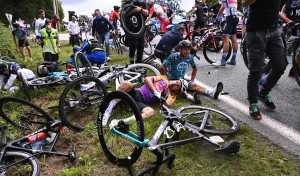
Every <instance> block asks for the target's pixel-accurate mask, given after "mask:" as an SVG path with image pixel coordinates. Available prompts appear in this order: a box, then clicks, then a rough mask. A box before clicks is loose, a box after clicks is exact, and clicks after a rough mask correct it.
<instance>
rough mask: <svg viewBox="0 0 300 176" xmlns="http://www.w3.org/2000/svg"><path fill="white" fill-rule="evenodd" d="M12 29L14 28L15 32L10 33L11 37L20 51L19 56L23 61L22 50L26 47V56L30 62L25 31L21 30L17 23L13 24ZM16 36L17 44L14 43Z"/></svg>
mask: <svg viewBox="0 0 300 176" xmlns="http://www.w3.org/2000/svg"><path fill="white" fill-rule="evenodd" d="M13 27H14V28H15V30H13V31H12V35H13V38H14V42H15V44H16V47H17V48H19V49H20V52H21V55H22V57H23V58H24V59H25V53H24V48H25V46H26V48H27V50H28V55H29V57H30V61H32V55H31V49H30V45H29V42H28V40H27V34H26V31H25V30H24V29H21V26H20V25H19V24H18V23H14V24H13ZM16 36H17V38H18V41H19V42H18V44H17V41H16Z"/></svg>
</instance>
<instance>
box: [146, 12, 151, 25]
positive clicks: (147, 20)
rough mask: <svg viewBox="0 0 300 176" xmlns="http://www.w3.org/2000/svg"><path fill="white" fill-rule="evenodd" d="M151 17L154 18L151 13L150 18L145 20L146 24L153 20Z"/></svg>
mask: <svg viewBox="0 0 300 176" xmlns="http://www.w3.org/2000/svg"><path fill="white" fill-rule="evenodd" d="M151 18H152V14H151V13H150V14H149V16H148V18H147V19H146V21H145V24H147V23H148V22H149V21H150V20H151Z"/></svg>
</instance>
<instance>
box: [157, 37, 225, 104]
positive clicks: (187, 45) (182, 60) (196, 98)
mask: <svg viewBox="0 0 300 176" xmlns="http://www.w3.org/2000/svg"><path fill="white" fill-rule="evenodd" d="M178 46H179V51H180V52H177V53H174V54H172V55H171V56H170V57H169V58H168V59H167V60H165V61H164V63H163V65H162V66H161V73H162V74H164V75H166V76H167V77H168V80H180V82H181V86H180V87H181V89H180V92H183V95H184V97H186V98H187V99H188V100H190V101H193V102H197V103H200V102H201V101H200V94H202V95H209V96H212V97H213V98H214V99H217V98H218V97H219V94H220V92H222V90H223V84H222V82H219V83H218V84H217V86H216V87H215V88H213V89H208V88H204V87H202V86H200V85H199V84H197V83H195V82H194V80H195V77H196V74H197V66H196V63H195V61H194V59H193V56H192V55H191V54H190V52H191V48H192V43H191V42H190V41H188V40H182V41H181V42H179V44H178ZM189 65H191V66H192V68H193V71H192V76H191V80H187V79H184V76H185V72H186V70H187V68H188V66H189ZM186 91H192V92H194V93H193V96H192V95H190V94H188V93H187V92H186Z"/></svg>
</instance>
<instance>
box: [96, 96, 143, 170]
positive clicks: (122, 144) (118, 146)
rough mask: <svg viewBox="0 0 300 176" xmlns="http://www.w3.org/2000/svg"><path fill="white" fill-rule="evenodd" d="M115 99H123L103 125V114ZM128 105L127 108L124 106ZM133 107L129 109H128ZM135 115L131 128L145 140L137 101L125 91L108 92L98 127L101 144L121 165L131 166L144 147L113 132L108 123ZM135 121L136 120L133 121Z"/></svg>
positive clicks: (109, 155) (130, 124) (113, 160)
mask: <svg viewBox="0 0 300 176" xmlns="http://www.w3.org/2000/svg"><path fill="white" fill-rule="evenodd" d="M114 99H121V100H122V101H121V102H122V103H121V102H119V103H118V104H117V105H116V106H115V107H114V108H113V110H112V112H111V114H110V116H109V119H108V123H107V124H106V125H103V124H102V122H103V121H104V120H103V115H104V113H105V111H106V109H107V107H108V106H109V105H110V102H111V101H112V100H114ZM124 106H125V107H127V108H124ZM128 108H129V109H131V111H127V110H126V109H128ZM132 115H134V116H135V120H132V121H130V122H128V124H129V129H130V130H131V131H132V132H133V133H135V134H136V135H137V139H138V140H139V141H144V135H145V133H144V123H143V120H142V117H141V113H140V110H139V109H138V107H137V105H136V102H135V101H134V100H133V98H132V97H131V96H130V95H128V94H127V93H125V92H120V91H115V92H112V93H110V94H108V95H107V96H106V97H105V99H104V100H103V102H102V104H101V106H100V108H99V113H98V119H97V129H98V136H99V140H100V144H101V146H102V149H103V151H104V153H105V154H106V156H107V157H108V159H109V160H110V161H111V162H112V163H113V164H117V165H119V166H131V165H132V164H133V163H135V162H136V161H137V159H138V158H139V156H140V155H141V152H142V150H143V147H137V145H135V144H133V143H132V142H130V141H129V140H126V139H124V138H122V137H119V136H117V135H115V134H114V133H112V132H111V130H110V128H109V127H108V124H111V122H112V120H124V119H125V118H128V117H131V116H132ZM133 121H134V122H133Z"/></svg>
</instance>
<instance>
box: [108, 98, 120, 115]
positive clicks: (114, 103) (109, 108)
mask: <svg viewBox="0 0 300 176" xmlns="http://www.w3.org/2000/svg"><path fill="white" fill-rule="evenodd" d="M117 103H118V102H116V101H115V100H112V101H111V102H110V103H109V105H108V107H107V109H106V110H105V113H108V114H110V113H111V111H112V109H113V108H114V107H115V106H116V104H117Z"/></svg>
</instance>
